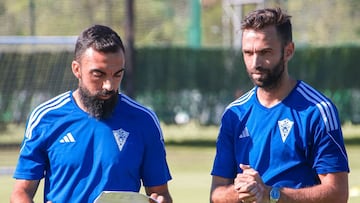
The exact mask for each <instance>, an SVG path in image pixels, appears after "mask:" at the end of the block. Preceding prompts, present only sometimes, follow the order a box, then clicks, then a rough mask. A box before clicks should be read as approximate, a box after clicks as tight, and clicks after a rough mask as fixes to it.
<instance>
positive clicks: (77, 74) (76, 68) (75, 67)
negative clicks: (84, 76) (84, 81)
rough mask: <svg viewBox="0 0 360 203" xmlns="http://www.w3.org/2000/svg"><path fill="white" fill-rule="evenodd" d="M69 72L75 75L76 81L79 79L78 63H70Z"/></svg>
mask: <svg viewBox="0 0 360 203" xmlns="http://www.w3.org/2000/svg"><path fill="white" fill-rule="evenodd" d="M71 70H72V72H73V74H74V75H75V77H76V78H77V79H80V78H81V70H80V63H79V62H77V61H72V63H71Z"/></svg>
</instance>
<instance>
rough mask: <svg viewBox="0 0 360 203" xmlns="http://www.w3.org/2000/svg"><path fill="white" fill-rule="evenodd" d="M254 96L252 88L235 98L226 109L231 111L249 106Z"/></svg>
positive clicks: (254, 90) (254, 92) (254, 91)
mask: <svg viewBox="0 0 360 203" xmlns="http://www.w3.org/2000/svg"><path fill="white" fill-rule="evenodd" d="M254 96H256V87H254V88H252V89H251V90H249V91H248V92H246V93H244V94H243V95H241V96H240V97H239V98H237V99H236V100H235V101H233V102H231V103H230V104H229V105H228V106H227V107H226V109H232V108H244V107H246V106H247V105H251V104H252V103H253V102H252V101H253V100H252V98H253V97H254Z"/></svg>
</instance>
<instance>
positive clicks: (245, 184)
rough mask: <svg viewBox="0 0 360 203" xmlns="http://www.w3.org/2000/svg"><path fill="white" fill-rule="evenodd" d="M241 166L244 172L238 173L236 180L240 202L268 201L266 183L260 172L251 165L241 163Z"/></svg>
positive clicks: (235, 187) (255, 202)
mask: <svg viewBox="0 0 360 203" xmlns="http://www.w3.org/2000/svg"><path fill="white" fill-rule="evenodd" d="M240 168H241V169H242V170H243V173H239V174H237V176H236V178H235V180H234V189H235V191H236V192H237V193H238V195H239V196H238V197H239V200H240V202H243V203H265V202H267V199H268V198H267V195H266V193H267V192H266V185H265V184H264V182H263V181H262V179H261V177H260V175H259V173H258V172H257V171H256V170H254V169H253V168H251V167H250V166H249V165H244V164H240Z"/></svg>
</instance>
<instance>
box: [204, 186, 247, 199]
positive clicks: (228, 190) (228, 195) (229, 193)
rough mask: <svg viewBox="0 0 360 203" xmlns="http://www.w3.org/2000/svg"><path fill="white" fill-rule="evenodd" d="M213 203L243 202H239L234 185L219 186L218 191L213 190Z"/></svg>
mask: <svg viewBox="0 0 360 203" xmlns="http://www.w3.org/2000/svg"><path fill="white" fill-rule="evenodd" d="M210 202H211V203H227V202H231V203H237V202H241V201H240V200H239V195H238V193H237V192H236V191H235V189H234V185H227V186H219V187H216V189H213V190H212V192H211V197H210Z"/></svg>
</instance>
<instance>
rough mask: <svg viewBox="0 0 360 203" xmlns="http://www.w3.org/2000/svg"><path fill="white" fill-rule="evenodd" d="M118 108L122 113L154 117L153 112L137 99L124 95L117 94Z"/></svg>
mask: <svg viewBox="0 0 360 203" xmlns="http://www.w3.org/2000/svg"><path fill="white" fill-rule="evenodd" d="M119 98H120V99H119V100H120V102H119V105H120V106H119V108H120V110H121V112H122V113H126V114H131V115H133V116H134V115H136V116H141V117H143V116H146V115H149V116H150V117H154V116H155V117H156V115H155V112H154V111H153V110H152V109H150V108H149V107H147V106H145V105H143V104H141V103H139V102H138V101H136V100H134V99H132V98H130V97H128V96H126V95H124V94H119Z"/></svg>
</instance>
